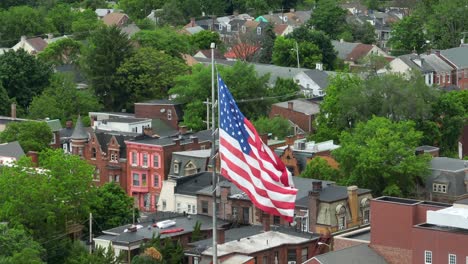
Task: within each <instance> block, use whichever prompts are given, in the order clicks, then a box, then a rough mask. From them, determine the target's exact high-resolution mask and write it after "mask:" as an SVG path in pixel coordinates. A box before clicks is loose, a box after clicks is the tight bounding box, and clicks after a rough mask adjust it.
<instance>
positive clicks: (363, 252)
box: [305, 244, 388, 264]
mask: <svg viewBox="0 0 468 264" xmlns="http://www.w3.org/2000/svg"><path fill="white" fill-rule="evenodd" d="M313 259H316V260H318V261H319V262H320V263H322V264H336V263H353V264H386V263H388V262H387V261H386V260H385V259H384V258H383V257H382V256H380V255H379V254H377V252H375V251H374V250H373V249H372V248H371V247H369V245H367V244H360V245H357V246H352V247H348V248H345V249H341V250H337V251H331V252H328V253H325V254H321V255H318V256H315V257H314V258H313ZM305 263H313V262H312V261H307V262H305Z"/></svg>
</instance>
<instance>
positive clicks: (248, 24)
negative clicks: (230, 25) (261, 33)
mask: <svg viewBox="0 0 468 264" xmlns="http://www.w3.org/2000/svg"><path fill="white" fill-rule="evenodd" d="M259 25H260V22H259V21H253V20H249V21H245V23H244V26H245V27H246V28H256V27H258V26H259Z"/></svg>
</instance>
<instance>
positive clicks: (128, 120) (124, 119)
mask: <svg viewBox="0 0 468 264" xmlns="http://www.w3.org/2000/svg"><path fill="white" fill-rule="evenodd" d="M102 121H106V122H110V123H127V124H132V123H138V122H144V121H151V119H150V118H136V117H128V118H127V117H121V118H109V119H104V120H102Z"/></svg>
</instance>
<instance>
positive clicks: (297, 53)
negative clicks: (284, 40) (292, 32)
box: [296, 41, 301, 69]
mask: <svg viewBox="0 0 468 264" xmlns="http://www.w3.org/2000/svg"><path fill="white" fill-rule="evenodd" d="M296 58H297V68H298V69H300V68H301V64H300V63H299V45H298V44H297V41H296Z"/></svg>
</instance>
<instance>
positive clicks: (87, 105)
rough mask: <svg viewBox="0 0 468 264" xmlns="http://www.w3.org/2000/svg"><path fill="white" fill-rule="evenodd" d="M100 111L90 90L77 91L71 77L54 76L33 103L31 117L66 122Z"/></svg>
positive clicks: (30, 109) (30, 110)
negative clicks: (78, 116)
mask: <svg viewBox="0 0 468 264" xmlns="http://www.w3.org/2000/svg"><path fill="white" fill-rule="evenodd" d="M100 109H101V106H100V105H99V102H98V101H97V98H96V97H95V96H94V95H93V94H92V93H91V91H90V90H77V89H76V84H75V83H74V82H73V79H72V78H71V76H68V75H63V74H54V76H53V77H52V79H51V83H50V85H49V86H48V87H47V88H46V89H45V90H44V92H43V93H42V94H41V95H40V96H36V97H34V99H33V101H32V102H31V106H30V108H29V117H30V118H33V119H43V118H46V117H48V118H51V119H60V120H62V121H65V120H68V119H73V118H76V116H77V115H78V114H81V115H83V116H86V115H87V114H88V112H91V111H98V110H100Z"/></svg>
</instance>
